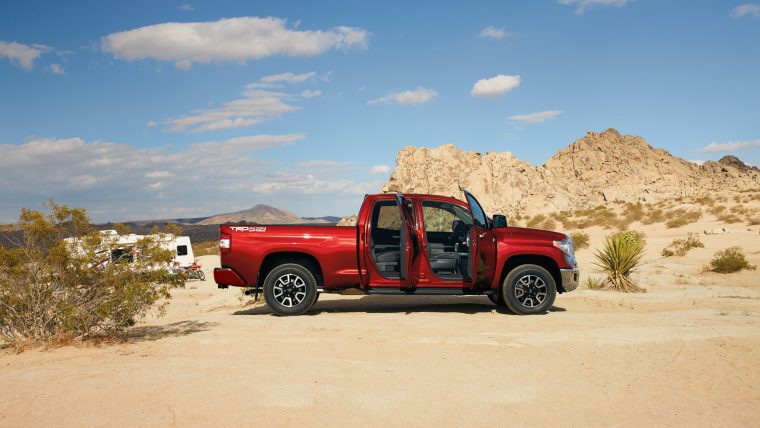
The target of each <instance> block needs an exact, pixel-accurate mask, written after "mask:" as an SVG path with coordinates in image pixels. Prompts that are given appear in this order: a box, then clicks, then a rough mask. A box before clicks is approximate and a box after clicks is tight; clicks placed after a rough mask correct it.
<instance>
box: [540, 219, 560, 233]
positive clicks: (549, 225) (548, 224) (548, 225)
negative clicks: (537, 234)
mask: <svg viewBox="0 0 760 428" xmlns="http://www.w3.org/2000/svg"><path fill="white" fill-rule="evenodd" d="M539 228H540V229H544V230H555V229H556V228H557V222H555V221H554V219H551V218H547V219H546V220H544V221H543V222H541V225H540V227H539Z"/></svg>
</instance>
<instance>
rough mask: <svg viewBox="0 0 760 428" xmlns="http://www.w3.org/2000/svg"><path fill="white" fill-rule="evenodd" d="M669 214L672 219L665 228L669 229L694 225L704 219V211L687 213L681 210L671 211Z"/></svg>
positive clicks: (698, 210)
mask: <svg viewBox="0 0 760 428" xmlns="http://www.w3.org/2000/svg"><path fill="white" fill-rule="evenodd" d="M669 213H670V215H668V217H669V218H670V219H669V220H668V221H666V222H665V227H667V228H668V229H673V228H676V227H681V226H685V225H687V224H689V223H694V222H695V221H697V220H699V219H700V218H702V210H700V209H696V210H688V211H687V210H684V209H680V208H679V209H676V210H673V211H670V212H669Z"/></svg>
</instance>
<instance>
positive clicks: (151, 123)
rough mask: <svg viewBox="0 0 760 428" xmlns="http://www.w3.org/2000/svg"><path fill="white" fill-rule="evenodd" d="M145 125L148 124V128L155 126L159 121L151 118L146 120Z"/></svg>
mask: <svg viewBox="0 0 760 428" xmlns="http://www.w3.org/2000/svg"><path fill="white" fill-rule="evenodd" d="M145 126H147V127H148V128H155V127H156V126H158V122H156V121H155V120H149V121H147V122H145Z"/></svg>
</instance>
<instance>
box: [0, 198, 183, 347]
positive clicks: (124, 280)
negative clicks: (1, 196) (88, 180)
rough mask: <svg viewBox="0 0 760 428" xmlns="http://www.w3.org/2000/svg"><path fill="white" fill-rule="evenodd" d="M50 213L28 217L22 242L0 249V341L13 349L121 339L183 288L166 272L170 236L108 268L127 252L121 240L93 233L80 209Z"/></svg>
mask: <svg viewBox="0 0 760 428" xmlns="http://www.w3.org/2000/svg"><path fill="white" fill-rule="evenodd" d="M48 205H49V208H50V212H49V213H48V214H44V213H42V212H39V211H34V210H29V209H26V208H25V209H23V210H22V211H21V215H20V217H19V224H18V225H16V226H14V227H15V228H16V230H19V231H20V232H21V235H22V237H21V239H19V240H18V241H16V242H15V243H14V244H15V245H14V246H13V247H11V248H2V247H0V336H1V337H3V338H4V339H5V340H6V341H8V342H10V343H11V344H16V343H20V342H25V341H26V342H30V341H31V342H48V341H51V340H56V341H59V342H60V341H62V340H65V339H71V338H87V337H92V336H95V335H110V334H114V333H118V332H120V331H122V330H123V329H124V328H126V327H128V326H130V325H132V324H134V322H135V319H136V318H138V317H142V316H144V315H145V314H146V313H147V311H148V310H149V309H150V308H151V307H153V305H154V304H155V303H156V302H158V301H159V300H161V299H168V298H169V297H170V294H169V290H170V289H171V288H173V287H177V286H181V285H182V283H183V279H184V278H183V277H182V276H180V275H174V274H172V273H170V271H169V269H168V265H169V262H171V260H172V258H173V250H170V249H166V248H164V247H163V246H162V244H161V242H162V240H165V239H167V235H166V234H165V233H159V232H158V231H155V232H156V233H155V234H153V235H150V236H148V237H146V238H145V239H142V240H140V241H138V242H137V243H136V244H135V245H134V247H132V248H130V249H129V250H128V251H127V252H125V253H122V254H123V256H122V258H121V259H116V261H111V262H106V260H109V255H112V254H114V253H113V252H112V250H116V249H121V248H122V247H123V246H121V247H117V243H116V237H108V236H106V235H103V234H101V233H100V232H98V231H96V230H93V229H92V228H91V227H90V222H89V218H88V217H87V214H86V213H85V211H84V210H83V209H71V208H69V207H68V206H66V205H57V204H55V203H54V202H53V201H50V202H49V204H48ZM119 229H120V230H122V231H123V230H124V228H123V227H119ZM65 238H69V239H68V240H67V239H65ZM165 304H166V303H164V304H162V305H160V306H159V311H160V313H162V312H163V309H164V306H165Z"/></svg>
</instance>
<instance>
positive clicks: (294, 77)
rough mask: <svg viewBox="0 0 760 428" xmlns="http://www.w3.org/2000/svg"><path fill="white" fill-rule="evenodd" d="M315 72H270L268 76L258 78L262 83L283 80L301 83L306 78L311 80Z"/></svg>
mask: <svg viewBox="0 0 760 428" xmlns="http://www.w3.org/2000/svg"><path fill="white" fill-rule="evenodd" d="M316 75H317V73H316V72H313V71H312V72H311V73H302V74H293V73H290V72H288V73H281V74H272V75H269V76H264V77H262V78H261V79H259V81H260V82H264V83H277V82H285V83H301V82H305V81H306V80H311V79H313V78H314V76H316Z"/></svg>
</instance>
